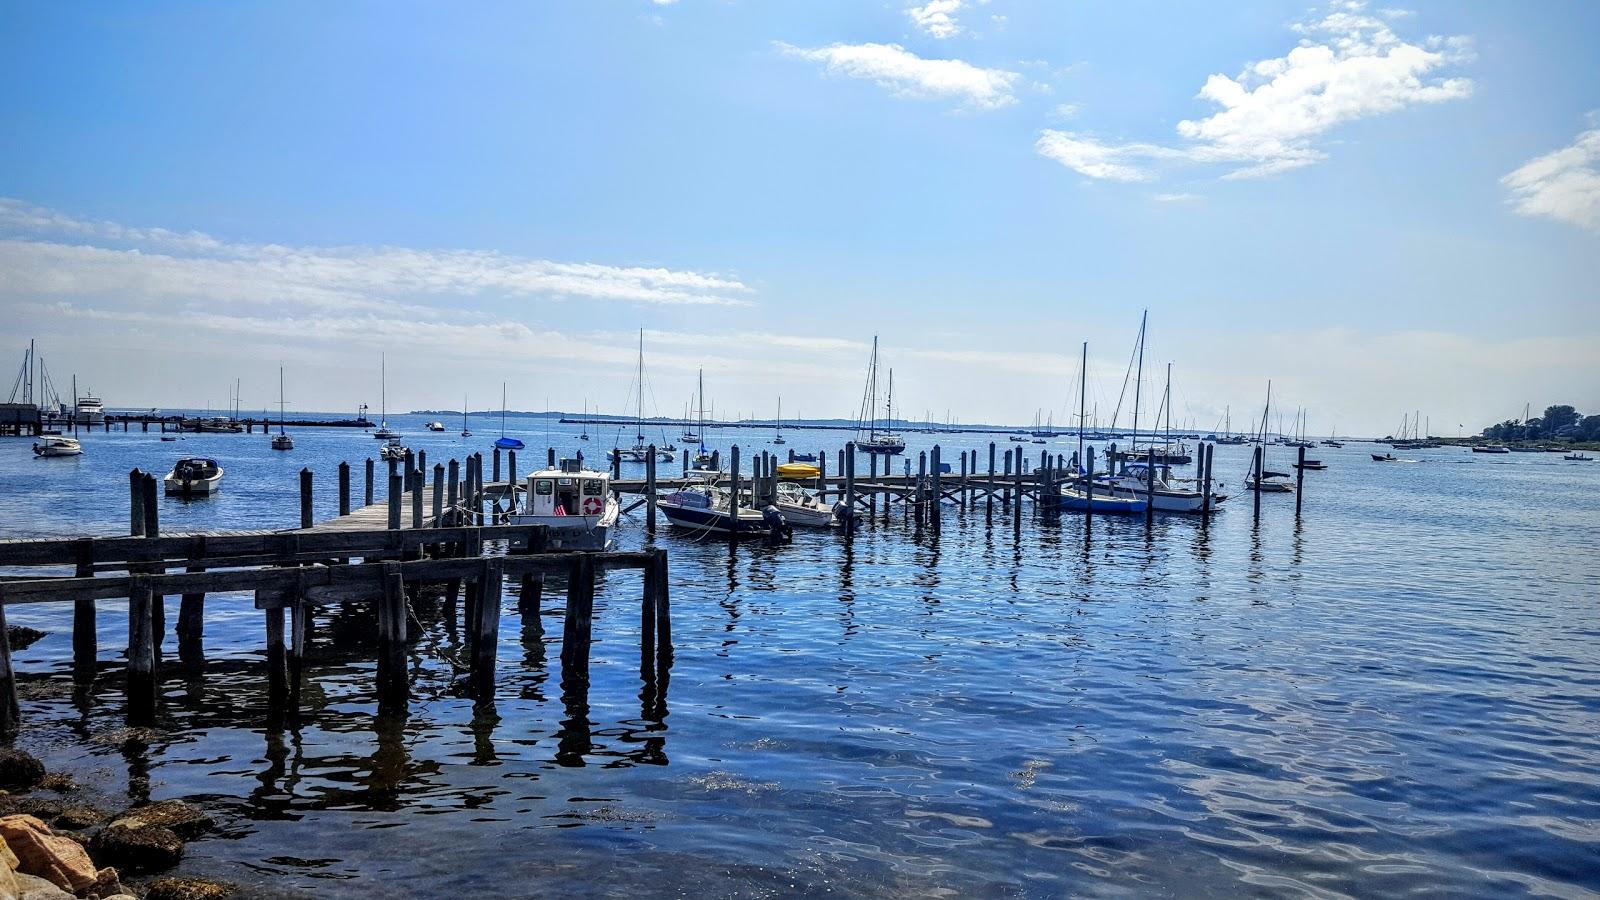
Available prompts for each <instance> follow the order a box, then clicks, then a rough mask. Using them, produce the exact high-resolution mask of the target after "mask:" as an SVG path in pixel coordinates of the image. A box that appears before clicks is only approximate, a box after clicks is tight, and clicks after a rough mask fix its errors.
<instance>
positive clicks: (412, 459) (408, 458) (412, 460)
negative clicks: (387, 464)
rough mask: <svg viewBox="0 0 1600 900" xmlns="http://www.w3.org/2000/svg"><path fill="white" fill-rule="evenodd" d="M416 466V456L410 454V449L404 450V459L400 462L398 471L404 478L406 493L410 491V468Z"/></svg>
mask: <svg viewBox="0 0 1600 900" xmlns="http://www.w3.org/2000/svg"><path fill="white" fill-rule="evenodd" d="M416 464H417V455H416V454H415V453H412V452H411V448H409V447H408V448H406V455H405V458H404V459H403V460H401V461H400V471H401V473H403V474H404V475H405V477H406V481H405V489H406V490H408V491H409V490H411V481H412V479H411V473H412V467H414V466H415V465H416Z"/></svg>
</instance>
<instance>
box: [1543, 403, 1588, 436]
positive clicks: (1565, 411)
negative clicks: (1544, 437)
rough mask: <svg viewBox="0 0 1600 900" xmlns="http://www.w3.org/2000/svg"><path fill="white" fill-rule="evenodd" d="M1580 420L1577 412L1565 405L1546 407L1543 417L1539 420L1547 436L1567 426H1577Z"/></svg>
mask: <svg viewBox="0 0 1600 900" xmlns="http://www.w3.org/2000/svg"><path fill="white" fill-rule="evenodd" d="M1580 418H1582V417H1581V416H1579V415H1578V411H1577V410H1576V409H1573V408H1572V407H1570V406H1567V405H1566V404H1562V405H1560V406H1550V407H1546V408H1545V411H1544V415H1543V416H1542V417H1541V418H1540V419H1539V422H1540V425H1541V426H1542V427H1543V430H1544V431H1545V432H1546V433H1547V434H1553V433H1555V432H1557V431H1559V430H1561V429H1563V428H1565V427H1567V426H1568V425H1576V424H1578V420H1579V419H1580Z"/></svg>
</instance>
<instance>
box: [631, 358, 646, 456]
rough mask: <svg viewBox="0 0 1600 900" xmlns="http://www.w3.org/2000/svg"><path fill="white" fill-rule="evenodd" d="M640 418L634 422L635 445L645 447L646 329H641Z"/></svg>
mask: <svg viewBox="0 0 1600 900" xmlns="http://www.w3.org/2000/svg"><path fill="white" fill-rule="evenodd" d="M638 378H639V409H638V410H637V412H638V414H639V417H638V418H637V419H635V420H634V426H633V445H634V447H635V448H639V447H643V446H644V329H643V328H641V329H639V373H638Z"/></svg>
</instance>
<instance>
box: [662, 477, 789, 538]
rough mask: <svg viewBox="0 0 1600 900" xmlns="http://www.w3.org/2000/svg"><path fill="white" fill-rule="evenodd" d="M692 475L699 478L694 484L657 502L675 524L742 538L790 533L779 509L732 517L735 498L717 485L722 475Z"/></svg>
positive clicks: (745, 511) (743, 509) (750, 511)
mask: <svg viewBox="0 0 1600 900" xmlns="http://www.w3.org/2000/svg"><path fill="white" fill-rule="evenodd" d="M690 475H691V476H692V477H694V478H695V479H696V480H695V481H694V482H692V483H690V484H687V485H685V486H684V487H682V488H680V489H678V490H675V491H672V492H670V493H666V494H662V495H661V496H660V497H659V498H658V499H657V500H656V508H657V509H659V510H661V514H662V515H664V516H666V518H667V521H668V522H671V523H672V524H673V525H676V526H678V527H679V528H683V529H686V530H689V531H692V532H698V533H702V534H704V533H708V532H715V533H720V534H728V533H729V532H734V533H736V534H737V535H739V536H741V537H745V536H748V537H765V538H771V537H773V536H774V535H781V534H783V533H785V532H786V531H788V529H789V524H788V522H787V521H786V520H785V519H784V517H783V514H782V513H780V512H779V511H778V509H777V507H770V506H769V507H767V508H766V509H751V508H749V507H748V506H741V507H740V508H739V511H738V515H737V516H735V515H733V514H731V513H730V512H729V509H728V507H729V500H730V499H731V497H730V495H729V492H728V490H727V489H726V488H724V487H722V486H721V485H720V484H718V483H717V479H718V477H719V473H716V472H690Z"/></svg>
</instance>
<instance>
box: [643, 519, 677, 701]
mask: <svg viewBox="0 0 1600 900" xmlns="http://www.w3.org/2000/svg"><path fill="white" fill-rule="evenodd" d="M650 556H651V559H650V567H649V569H648V570H647V571H648V572H649V573H650V581H651V588H650V592H651V593H653V594H654V595H655V600H654V603H653V604H652V605H653V606H654V607H655V611H656V675H657V677H658V678H659V677H661V676H663V675H664V674H665V672H666V670H667V669H668V668H670V667H671V666H672V599H671V595H672V587H671V579H669V578H668V577H667V551H666V550H665V549H663V548H661V547H657V548H655V549H654V550H652V551H651V554H650Z"/></svg>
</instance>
